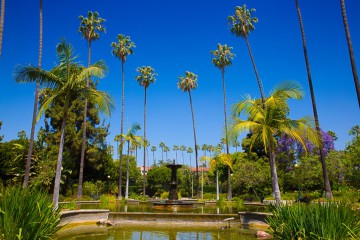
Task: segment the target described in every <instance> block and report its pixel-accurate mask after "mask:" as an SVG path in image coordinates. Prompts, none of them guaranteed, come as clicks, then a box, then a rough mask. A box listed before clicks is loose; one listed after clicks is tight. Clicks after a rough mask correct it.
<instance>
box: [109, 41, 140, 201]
mask: <svg viewBox="0 0 360 240" xmlns="http://www.w3.org/2000/svg"><path fill="white" fill-rule="evenodd" d="M117 40H118V42H117V43H116V42H112V43H111V47H112V48H113V49H112V53H113V55H114V56H115V57H117V58H119V59H120V60H121V76H122V77H121V79H122V80H121V123H120V134H123V133H124V114H125V73H124V64H125V61H126V58H127V56H128V55H132V54H133V53H134V51H133V48H135V47H136V46H135V43H134V42H132V41H131V39H130V37H129V36H125V35H123V34H118V36H117ZM121 179H122V148H121V149H120V169H119V192H118V199H121V197H122V194H121V185H122V182H121V181H122V180H121Z"/></svg>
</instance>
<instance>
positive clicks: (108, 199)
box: [100, 194, 116, 205]
mask: <svg viewBox="0 0 360 240" xmlns="http://www.w3.org/2000/svg"><path fill="white" fill-rule="evenodd" d="M115 201H116V197H115V196H114V195H111V194H103V195H101V196H100V202H101V203H102V204H104V205H108V204H109V203H113V202H115Z"/></svg>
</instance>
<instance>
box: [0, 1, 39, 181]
mask: <svg viewBox="0 0 360 240" xmlns="http://www.w3.org/2000/svg"><path fill="white" fill-rule="evenodd" d="M3 2H5V1H3ZM42 10H43V8H42V0H40V1H39V12H40V14H39V55H38V68H39V69H40V68H41V62H42V40H43V38H42V36H43V14H42V13H43V12H42ZM1 17H3V15H1ZM2 21H4V20H2ZM0 46H1V43H0ZM0 48H1V47H0ZM0 52H1V50H0ZM39 91H40V84H39V82H36V87H35V99H34V107H33V118H32V123H31V133H30V142H29V149H28V155H27V159H26V166H25V176H24V182H23V187H24V188H25V187H27V186H28V183H29V175H30V166H31V158H32V152H33V147H34V138H35V126H36V115H37V108H38V102H39Z"/></svg>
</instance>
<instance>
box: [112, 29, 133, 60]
mask: <svg viewBox="0 0 360 240" xmlns="http://www.w3.org/2000/svg"><path fill="white" fill-rule="evenodd" d="M117 40H118V42H117V43H116V42H112V43H111V47H112V48H113V50H112V53H113V55H114V56H116V57H117V58H119V59H120V60H121V61H123V62H125V61H126V57H127V56H128V55H132V54H134V51H133V48H135V47H136V45H135V43H134V42H132V41H131V39H130V36H125V35H123V34H118V36H117Z"/></svg>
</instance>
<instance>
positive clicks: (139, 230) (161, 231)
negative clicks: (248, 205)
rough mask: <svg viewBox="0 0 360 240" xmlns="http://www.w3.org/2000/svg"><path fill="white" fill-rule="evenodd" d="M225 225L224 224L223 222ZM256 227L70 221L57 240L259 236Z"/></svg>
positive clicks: (188, 239) (212, 239)
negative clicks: (75, 223) (103, 223)
mask: <svg viewBox="0 0 360 240" xmlns="http://www.w3.org/2000/svg"><path fill="white" fill-rule="evenodd" d="M222 225H224V224H222ZM255 234H256V230H251V229H244V228H241V227H240V224H232V226H231V228H226V229H223V230H222V229H221V224H220V225H218V224H208V225H196V224H195V225H194V224H181V223H180V224H179V223H176V224H172V223H171V225H169V224H164V223H162V224H159V223H155V224H154V223H137V224H134V223H131V224H129V223H120V224H118V225H116V226H114V227H104V226H97V225H95V224H81V225H69V226H66V227H65V228H64V229H62V230H60V231H59V232H58V233H57V235H56V238H55V239H56V240H60V239H62V240H193V239H194V240H215V239H216V240H220V239H223V240H238V239H256V236H255Z"/></svg>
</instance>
